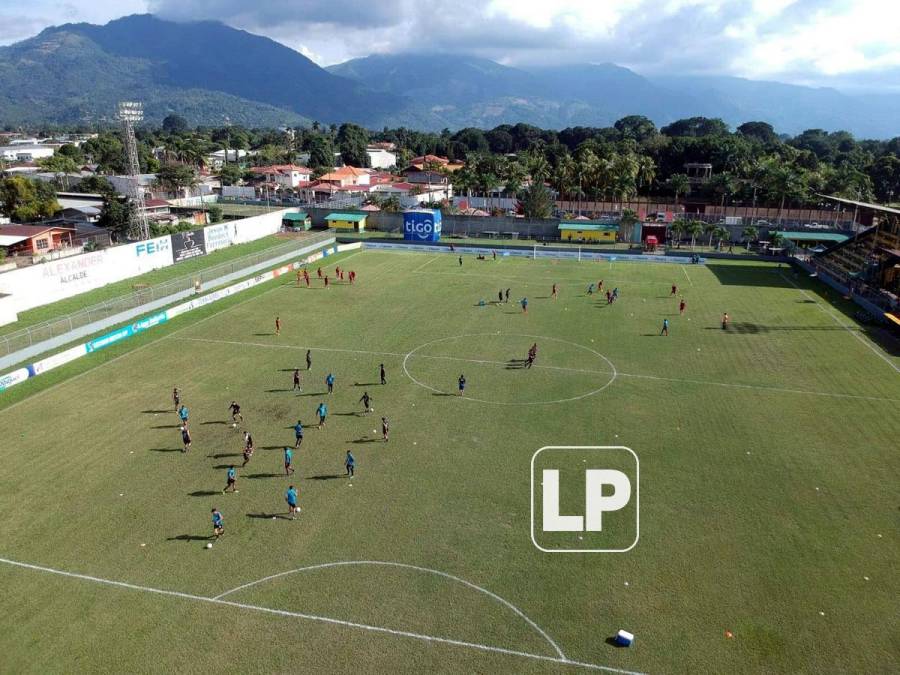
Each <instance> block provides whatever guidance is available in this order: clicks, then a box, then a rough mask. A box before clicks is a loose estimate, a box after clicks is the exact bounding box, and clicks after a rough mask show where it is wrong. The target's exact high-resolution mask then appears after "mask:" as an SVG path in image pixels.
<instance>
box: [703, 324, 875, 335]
mask: <svg viewBox="0 0 900 675" xmlns="http://www.w3.org/2000/svg"><path fill="white" fill-rule="evenodd" d="M703 330H717V331H719V332H720V333H734V334H736V335H759V334H760V333H774V332H779V331H781V332H784V331H803V332H807V331H808V332H815V333H820V332H833V331H841V330H851V331H860V330H861V329H860V328H859V327H856V326H853V327H848V328H845V327H844V326H838V325H834V326H764V325H762V324H758V323H735V322H732V323H730V324H728V328H726V329H724V330H723V329H722V327H721V326H707V327H706V328H704V329H703Z"/></svg>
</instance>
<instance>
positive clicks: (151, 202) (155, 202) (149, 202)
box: [144, 199, 169, 208]
mask: <svg viewBox="0 0 900 675" xmlns="http://www.w3.org/2000/svg"><path fill="white" fill-rule="evenodd" d="M144 206H146V207H148V208H156V207H158V206H169V202H167V201H166V200H165V199H145V200H144Z"/></svg>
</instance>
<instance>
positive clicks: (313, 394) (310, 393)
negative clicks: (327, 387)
mask: <svg viewBox="0 0 900 675" xmlns="http://www.w3.org/2000/svg"><path fill="white" fill-rule="evenodd" d="M297 396H328V392H327V391H310V392H307V393H305V394H297Z"/></svg>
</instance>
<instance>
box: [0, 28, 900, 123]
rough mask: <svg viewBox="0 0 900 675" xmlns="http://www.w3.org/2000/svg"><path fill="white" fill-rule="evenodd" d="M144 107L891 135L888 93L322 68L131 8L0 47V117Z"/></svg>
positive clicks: (490, 68)
mask: <svg viewBox="0 0 900 675" xmlns="http://www.w3.org/2000/svg"><path fill="white" fill-rule="evenodd" d="M123 99H127V100H131V99H134V100H141V101H143V102H144V109H145V115H146V118H147V120H148V121H150V122H154V123H158V122H159V121H161V120H162V118H163V117H165V116H166V115H167V114H170V113H177V114H180V115H182V116H184V117H185V118H187V119H188V121H189V122H190V123H192V124H210V125H218V124H222V123H224V122H226V121H230V122H232V123H235V124H243V125H246V126H279V125H300V124H308V123H310V122H311V121H312V120H317V121H319V122H324V123H338V124H339V123H341V122H356V123H358V124H361V125H363V126H367V127H370V128H381V127H384V126H390V127H395V126H406V127H409V128H414V129H422V130H438V129H443V128H445V127H446V128H450V129H458V128H462V127H468V126H474V127H482V128H491V127H494V126H497V125H499V124H515V123H518V122H524V123H527V124H533V125H536V126H540V127H544V128H557V129H558V128H563V127H567V126H608V125H611V124H612V123H613V122H615V121H616V120H617V119H619V118H621V117H624V116H626V115H633V114H638V115H646V116H647V117H649V118H650V119H652V120H653V121H654V122H656V123H657V125H660V126H661V125H664V124H667V123H669V122H672V121H674V120H676V119H681V118H685V117H692V116H706V117H720V118H722V119H723V120H725V121H726V122H727V123H728V124H730V125H731V126H737V125H739V124H741V123H743V122H746V121H751V120H760V121H766V122H769V123H771V124H772V125H773V126H774V127H775V129H776V130H777V131H778V132H780V133H789V134H796V133H799V132H800V131H802V130H804V129H808V128H822V129H826V130H829V131H836V130H846V131H850V132H851V133H853V134H854V135H856V136H857V137H861V138H891V137H894V136H898V135H900V116H897V114H896V110H897V109H898V107H900V95H897V94H893V95H890V94H885V95H875V94H868V95H851V94H849V93H845V92H841V91H838V90H836V89H832V88H812V87H803V86H797V85H790V84H782V83H778V82H762V81H753V80H745V79H741V78H735V77H695V76H679V75H673V76H669V77H656V78H648V77H643V76H641V75H639V74H637V73H635V72H633V71H631V70H629V69H627V68H623V67H620V66H617V65H615V64H575V65H567V66H554V67H542V68H529V69H527V70H526V69H520V68H512V67H509V66H504V65H500V64H498V63H495V62H493V61H489V60H487V59H482V58H476V57H472V56H465V55H458V54H454V55H449V54H439V53H429V54H406V53H405V54H393V55H373V56H368V57H364V58H360V59H354V60H351V61H347V62H345V63H341V64H338V65H334V66H330V67H328V68H321V67H319V66H318V65H316V64H315V63H314V62H313V61H311V60H310V59H308V58H307V57H305V56H303V55H302V54H300V53H299V52H297V51H294V50H293V49H290V48H289V47H286V46H284V45H282V44H280V43H278V42H275V41H273V40H270V39H269V38H266V37H262V36H258V35H253V34H251V33H248V32H246V31H242V30H238V29H235V28H231V27H229V26H226V25H224V24H222V23H218V22H213V21H203V22H193V23H175V22H171V21H165V20H162V19H159V18H157V17H154V16H152V15H134V16H128V17H123V18H121V19H116V20H114V21H111V22H109V23H108V24H106V25H104V26H97V25H92V24H83V23H82V24H66V25H62V26H55V27H51V28H47V29H45V30H44V31H42V32H41V33H40V34H38V35H36V36H35V37H33V38H29V39H27V40H24V41H22V42H18V43H16V44H13V45H9V46H6V47H0V126H2V125H9V124H12V125H16V124H36V123H60V124H76V123H79V122H85V121H102V120H111V119H112V118H113V115H114V112H115V107H116V103H117V102H118V101H119V100H123Z"/></svg>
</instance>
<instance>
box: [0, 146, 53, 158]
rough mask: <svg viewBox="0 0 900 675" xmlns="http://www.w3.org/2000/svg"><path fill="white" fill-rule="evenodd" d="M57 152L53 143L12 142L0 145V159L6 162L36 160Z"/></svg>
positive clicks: (51, 155)
mask: <svg viewBox="0 0 900 675" xmlns="http://www.w3.org/2000/svg"><path fill="white" fill-rule="evenodd" d="M54 154H56V148H55V147H54V146H52V145H25V144H15V143H14V144H12V145H3V146H0V160H2V161H4V162H34V161H36V160H38V159H46V158H47V157H53V155H54Z"/></svg>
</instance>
